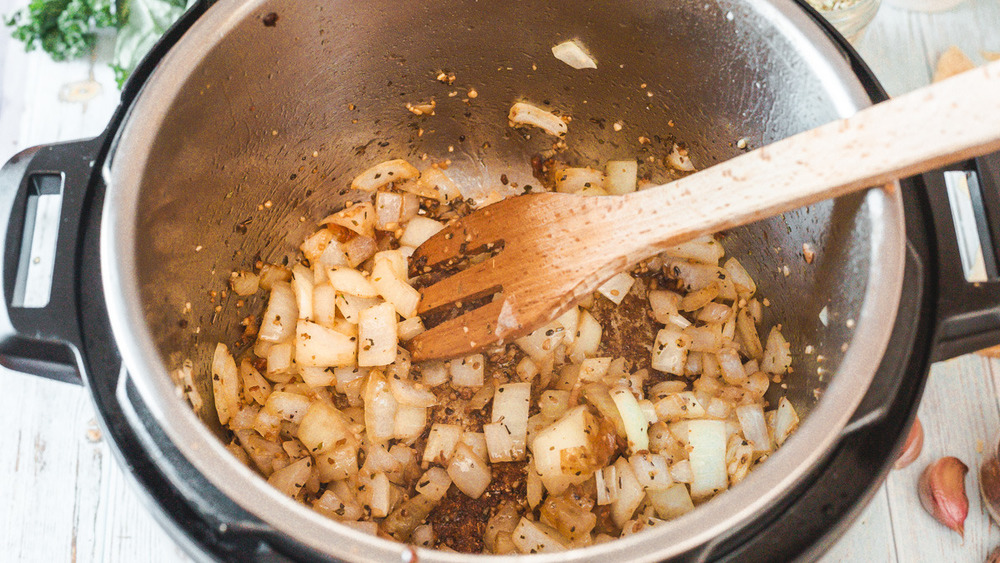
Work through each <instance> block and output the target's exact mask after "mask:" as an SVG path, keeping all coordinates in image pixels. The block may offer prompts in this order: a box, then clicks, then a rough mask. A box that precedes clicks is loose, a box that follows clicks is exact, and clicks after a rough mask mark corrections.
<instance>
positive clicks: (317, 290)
mask: <svg viewBox="0 0 1000 563" xmlns="http://www.w3.org/2000/svg"><path fill="white" fill-rule="evenodd" d="M312 306H313V318H312V320H313V321H314V322H315V323H316V324H318V325H322V326H325V327H326V328H333V327H334V326H335V325H336V324H337V291H336V290H335V289H333V286H331V285H330V284H329V283H325V282H324V283H320V284H316V285H315V286H313V303H312Z"/></svg>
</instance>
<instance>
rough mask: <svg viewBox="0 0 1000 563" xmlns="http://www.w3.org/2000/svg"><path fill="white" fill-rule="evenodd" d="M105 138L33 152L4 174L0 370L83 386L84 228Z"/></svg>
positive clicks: (0, 185) (0, 173)
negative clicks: (81, 251)
mask: <svg viewBox="0 0 1000 563" xmlns="http://www.w3.org/2000/svg"><path fill="white" fill-rule="evenodd" d="M102 144H103V138H102V137H96V138H94V139H87V140H83V141H74V142H69V143H60V144H54V145H47V146H41V147H34V148H30V149H27V150H25V151H22V152H21V153H18V154H17V155H15V156H14V157H12V158H11V159H10V161H8V162H7V164H6V165H4V167H3V168H2V169H0V236H3V237H4V241H3V242H4V244H3V257H2V259H0V288H2V290H3V291H2V293H3V295H2V299H0V309H2V310H0V365H2V366H4V367H6V368H8V369H12V370H16V371H21V372H26V373H30V374H34V375H39V376H43V377H48V378H51V379H57V380H60V381H67V382H72V383H81V381H82V379H81V373H82V370H81V368H80V353H79V350H80V342H81V341H80V323H79V315H78V308H77V305H78V295H77V292H78V287H79V286H78V284H77V272H78V271H79V264H78V261H79V259H80V256H79V252H78V248H79V241H80V236H79V234H80V226H81V221H82V218H83V213H84V209H85V208H86V202H87V195H88V193H90V190H89V187H90V183H91V182H92V181H94V176H95V175H94V174H93V167H94V163H95V160H96V159H97V156H98V151H99V150H100V147H101V146H102Z"/></svg>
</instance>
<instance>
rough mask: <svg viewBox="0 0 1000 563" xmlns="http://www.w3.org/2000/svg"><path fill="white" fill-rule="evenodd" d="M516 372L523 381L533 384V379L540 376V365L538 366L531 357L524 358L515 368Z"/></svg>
mask: <svg viewBox="0 0 1000 563" xmlns="http://www.w3.org/2000/svg"><path fill="white" fill-rule="evenodd" d="M514 372H515V373H517V376H518V377H519V378H521V381H527V382H529V383H530V382H531V380H532V379H534V378H535V376H536V375H538V364H536V363H535V362H534V361H532V359H531V358H530V357H524V358H522V359H521V361H520V362H518V363H517V366H516V367H515V368H514Z"/></svg>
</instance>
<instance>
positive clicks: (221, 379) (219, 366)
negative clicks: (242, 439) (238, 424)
mask: <svg viewBox="0 0 1000 563" xmlns="http://www.w3.org/2000/svg"><path fill="white" fill-rule="evenodd" d="M212 391H213V394H214V395H215V412H216V413H217V414H218V415H219V423H220V424H225V423H227V422H229V419H230V418H232V417H233V416H235V415H236V413H237V412H239V410H240V378H239V373H238V372H237V369H236V360H234V359H233V356H232V354H230V353H229V348H227V347H226V345H225V344H222V343H221V342H220V343H219V344H217V345H216V346H215V355H214V356H213V357H212Z"/></svg>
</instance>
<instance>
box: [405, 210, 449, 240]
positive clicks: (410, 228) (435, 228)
mask: <svg viewBox="0 0 1000 563" xmlns="http://www.w3.org/2000/svg"><path fill="white" fill-rule="evenodd" d="M443 228H444V225H443V224H442V223H440V222H438V221H435V220H434V219H428V218H427V217H414V218H413V219H410V221H409V222H408V223H407V224H406V229H404V230H403V236H401V237H400V238H399V244H402V245H406V246H412V247H418V246H420V245H421V244H423V243H424V242H425V241H426V240H427V239H429V238H431V237H432V236H434V235H435V234H437V233H438V232H439V231H440V230H441V229H443Z"/></svg>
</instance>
